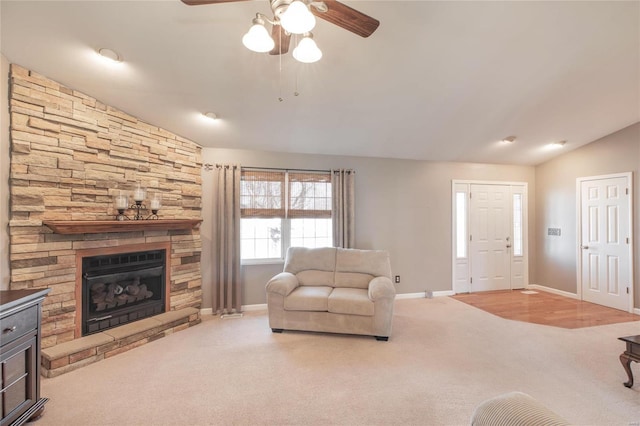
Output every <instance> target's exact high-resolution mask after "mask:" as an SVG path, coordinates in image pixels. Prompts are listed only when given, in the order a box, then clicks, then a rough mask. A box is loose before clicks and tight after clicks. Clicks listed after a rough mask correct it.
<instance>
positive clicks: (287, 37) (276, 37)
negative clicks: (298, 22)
mask: <svg viewBox="0 0 640 426" xmlns="http://www.w3.org/2000/svg"><path fill="white" fill-rule="evenodd" d="M271 38H272V39H273V41H275V43H276V45H275V46H274V47H273V49H272V50H271V52H269V54H270V55H279V54H281V53H287V52H288V51H289V43H290V42H291V34H288V33H287V32H286V31H285V30H284V28H282V25H274V26H273V27H272V28H271Z"/></svg>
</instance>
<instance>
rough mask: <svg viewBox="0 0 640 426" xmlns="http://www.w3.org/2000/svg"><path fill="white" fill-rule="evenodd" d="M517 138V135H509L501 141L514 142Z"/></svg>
mask: <svg viewBox="0 0 640 426" xmlns="http://www.w3.org/2000/svg"><path fill="white" fill-rule="evenodd" d="M515 140H516V137H515V136H507V137H506V138H504V139H502V140H501V141H500V142H502V143H514V142H515Z"/></svg>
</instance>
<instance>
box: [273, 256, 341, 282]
mask: <svg viewBox="0 0 640 426" xmlns="http://www.w3.org/2000/svg"><path fill="white" fill-rule="evenodd" d="M335 269H336V249H335V248H334V247H320V248H305V247H289V250H287V257H286V259H285V262H284V272H290V273H292V274H294V275H296V276H297V277H298V281H299V282H300V284H301V285H312V286H318V285H326V286H331V287H333V282H334V274H335Z"/></svg>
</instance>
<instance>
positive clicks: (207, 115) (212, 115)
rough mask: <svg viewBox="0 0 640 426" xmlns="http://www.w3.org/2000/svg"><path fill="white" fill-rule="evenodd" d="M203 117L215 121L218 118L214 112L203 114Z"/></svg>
mask: <svg viewBox="0 0 640 426" xmlns="http://www.w3.org/2000/svg"><path fill="white" fill-rule="evenodd" d="M202 115H204V116H205V117H207V118H208V119H210V120H216V119H217V118H218V115H217V114H216V113H215V112H205V113H204V114H202Z"/></svg>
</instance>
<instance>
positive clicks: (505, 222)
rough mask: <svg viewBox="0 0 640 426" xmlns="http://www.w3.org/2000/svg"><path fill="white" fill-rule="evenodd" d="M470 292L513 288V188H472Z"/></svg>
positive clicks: (470, 208) (476, 186) (492, 186)
mask: <svg viewBox="0 0 640 426" xmlns="http://www.w3.org/2000/svg"><path fill="white" fill-rule="evenodd" d="M470 198H471V200H470V203H469V204H470V205H469V219H470V220H469V222H470V223H469V225H470V226H469V228H470V229H469V231H470V232H469V234H470V235H469V240H470V241H469V251H470V263H471V265H470V266H471V280H472V281H471V286H470V287H471V291H474V292H475V291H487V290H507V289H510V288H511V246H512V240H511V227H512V209H511V187H510V186H509V185H482V184H473V185H471V187H470Z"/></svg>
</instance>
